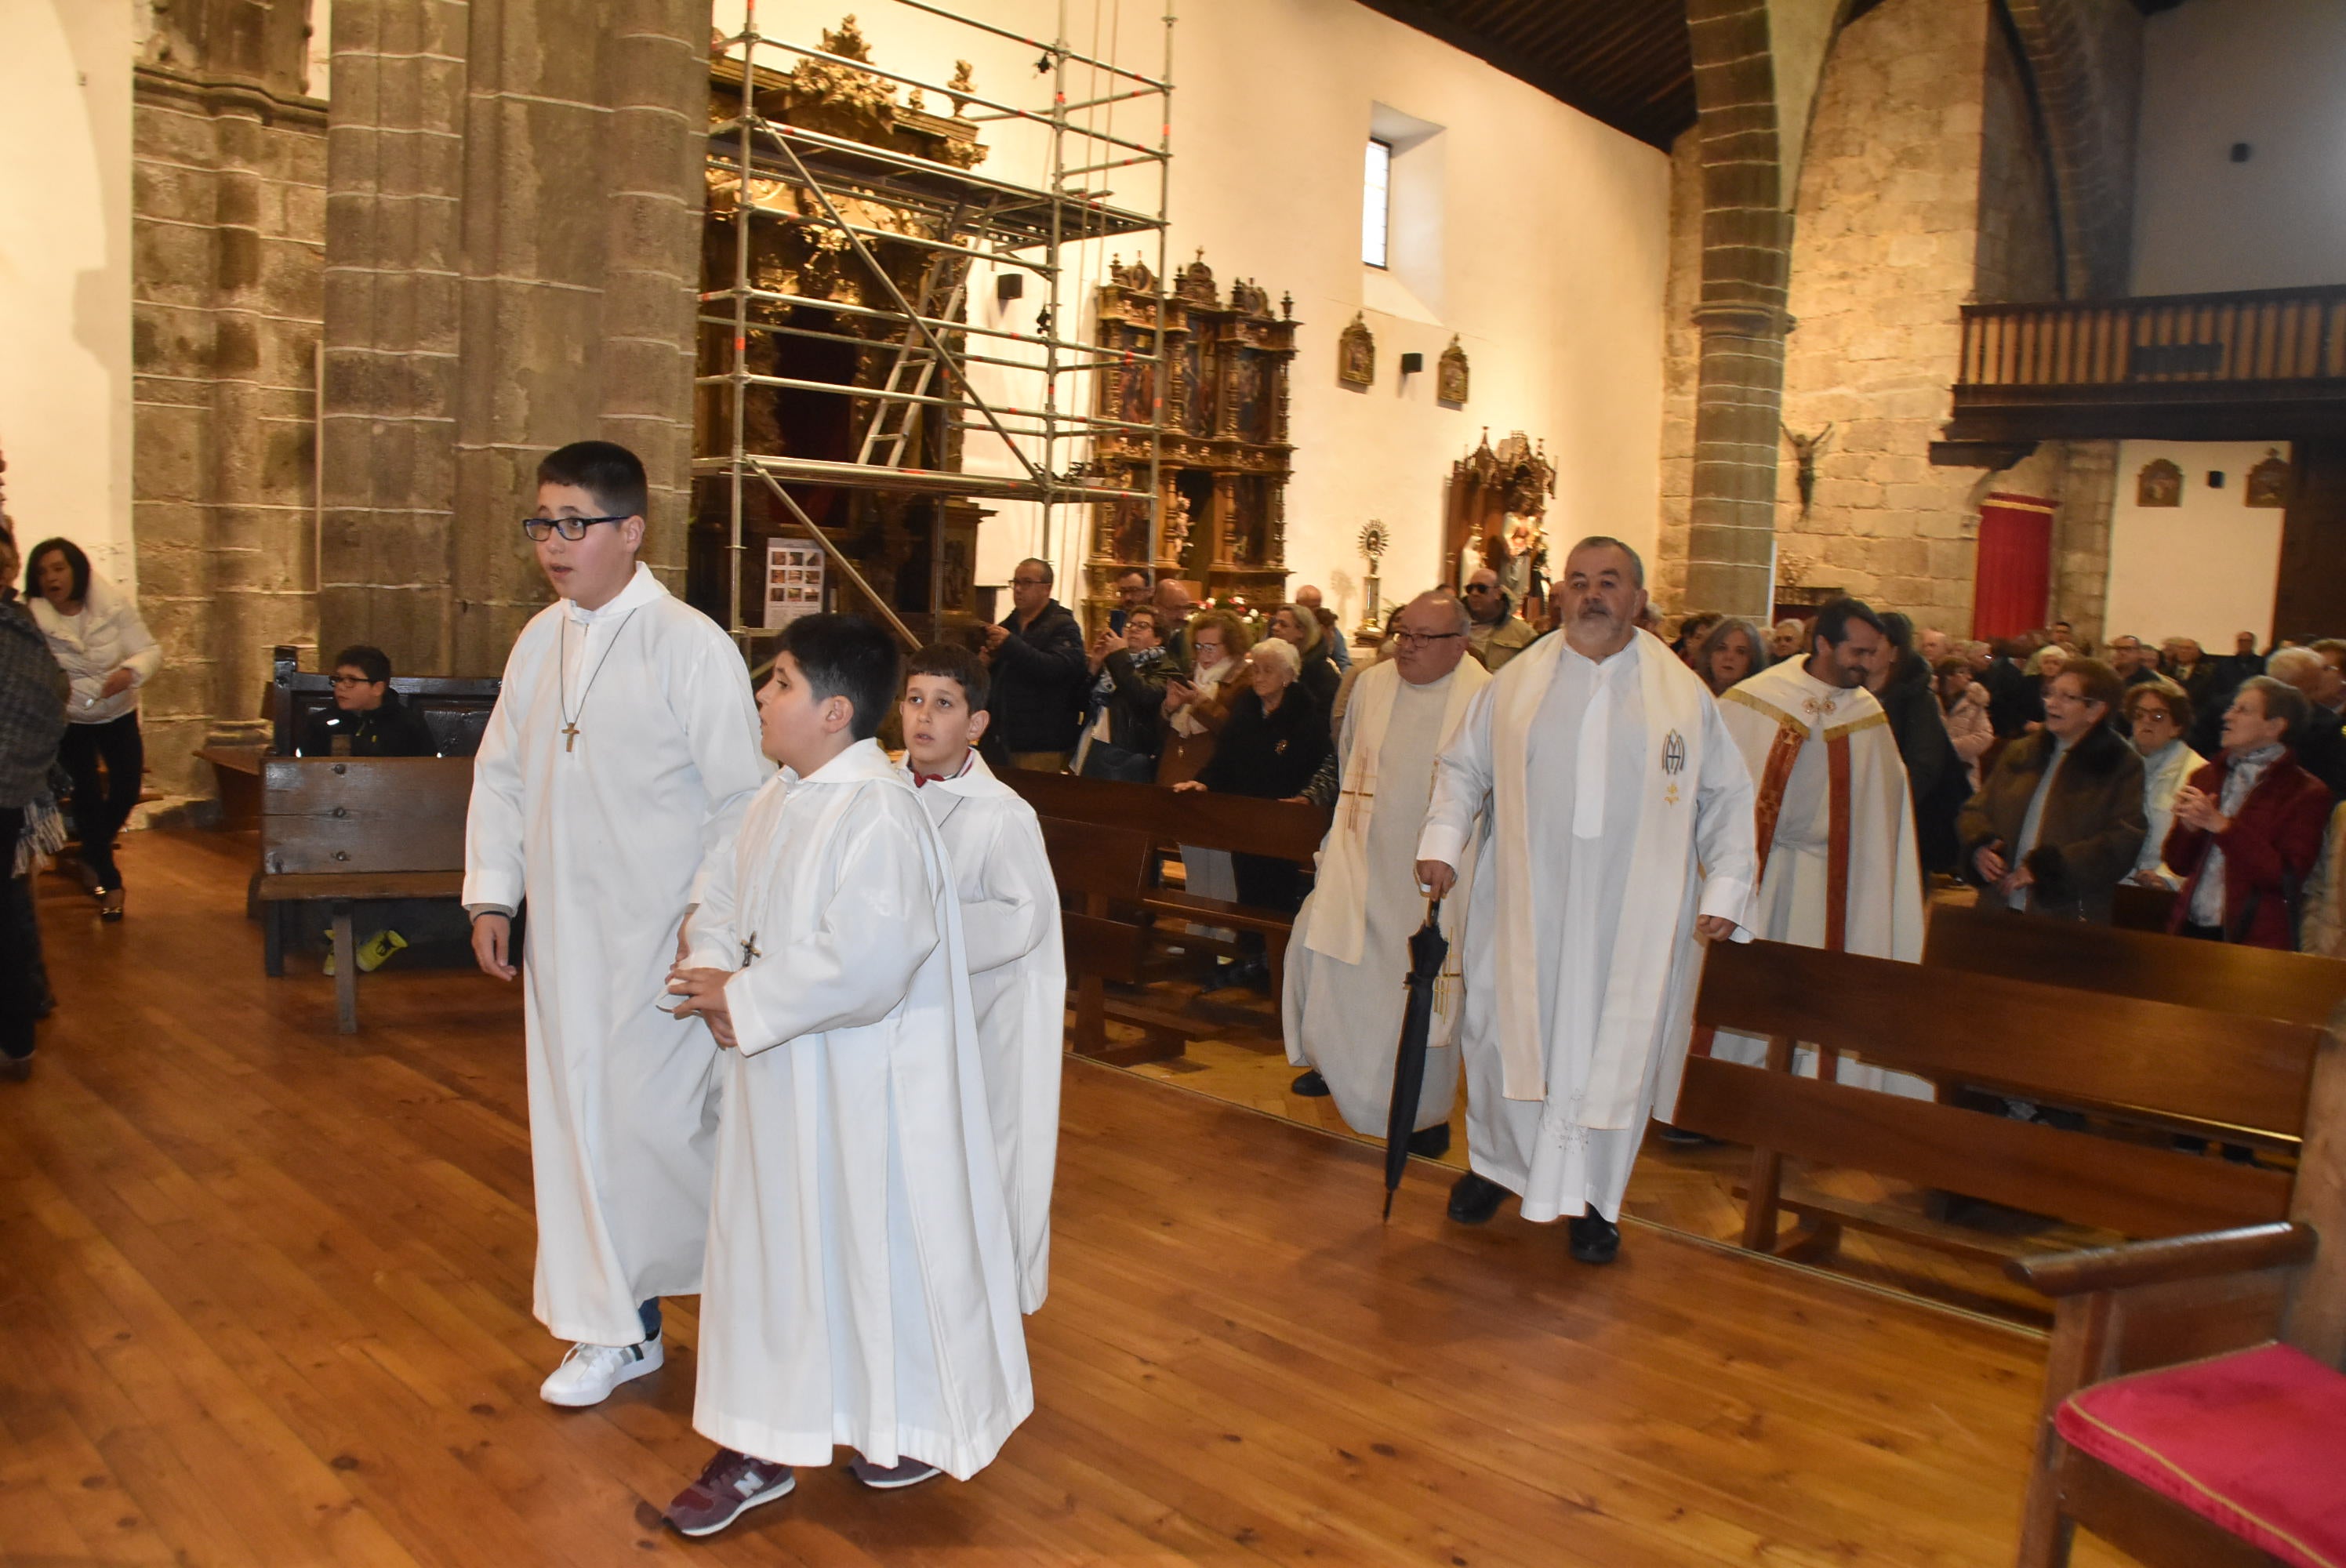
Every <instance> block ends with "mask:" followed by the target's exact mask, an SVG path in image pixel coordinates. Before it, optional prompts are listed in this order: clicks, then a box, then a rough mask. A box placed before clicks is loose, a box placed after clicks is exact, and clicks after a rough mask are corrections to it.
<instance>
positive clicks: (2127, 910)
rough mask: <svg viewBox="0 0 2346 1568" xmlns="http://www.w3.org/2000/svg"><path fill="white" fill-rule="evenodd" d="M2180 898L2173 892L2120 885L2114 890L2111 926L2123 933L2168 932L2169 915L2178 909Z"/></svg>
mask: <svg viewBox="0 0 2346 1568" xmlns="http://www.w3.org/2000/svg"><path fill="white" fill-rule="evenodd" d="M2176 896H2177V895H2176V892H2175V890H2174V889H2172V888H2146V887H2138V886H2137V885H2136V884H2134V883H2133V882H2120V883H2119V884H2118V885H2117V887H2115V888H2113V889H2111V890H2110V923H2111V924H2112V925H2114V926H2117V928H2118V929H2119V930H2120V931H2152V932H2165V931H2166V930H2167V915H2168V911H2170V910H2172V909H2173V908H2174V907H2175V900H2176Z"/></svg>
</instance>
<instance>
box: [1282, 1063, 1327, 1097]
mask: <svg viewBox="0 0 2346 1568" xmlns="http://www.w3.org/2000/svg"><path fill="white" fill-rule="evenodd" d="M1287 1092H1288V1093H1289V1094H1290V1095H1302V1096H1303V1097H1304V1098H1305V1099H1307V1100H1324V1099H1326V1098H1327V1097H1328V1080H1327V1079H1325V1078H1322V1077H1321V1075H1320V1069H1319V1068H1317V1067H1306V1068H1304V1069H1303V1071H1302V1072H1301V1073H1298V1074H1296V1075H1295V1082H1293V1083H1292V1084H1289V1085H1287Z"/></svg>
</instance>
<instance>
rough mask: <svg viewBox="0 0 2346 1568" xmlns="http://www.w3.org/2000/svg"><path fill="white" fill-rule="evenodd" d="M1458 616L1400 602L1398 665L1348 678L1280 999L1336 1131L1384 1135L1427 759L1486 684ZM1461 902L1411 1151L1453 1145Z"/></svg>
mask: <svg viewBox="0 0 2346 1568" xmlns="http://www.w3.org/2000/svg"><path fill="white" fill-rule="evenodd" d="M1466 630H1467V621H1466V607H1465V606H1464V605H1462V604H1460V603H1459V602H1458V600H1457V598H1456V597H1454V596H1452V595H1451V594H1449V593H1447V592H1443V591H1439V590H1437V591H1435V592H1433V593H1426V594H1420V595H1419V596H1417V597H1416V598H1414V599H1412V600H1411V601H1410V602H1409V603H1408V604H1407V605H1406V606H1403V609H1402V612H1401V614H1400V615H1399V616H1397V617H1395V619H1394V621H1393V626H1392V634H1391V636H1392V647H1393V657H1391V658H1389V659H1385V660H1382V661H1381V662H1379V663H1377V664H1373V665H1371V666H1369V667H1367V668H1365V669H1363V670H1362V672H1361V673H1360V674H1359V676H1357V677H1355V678H1354V679H1353V682H1352V701H1351V703H1350V705H1349V706H1348V707H1346V708H1345V709H1344V728H1343V733H1342V734H1341V735H1340V736H1339V737H1338V738H1337V746H1336V755H1337V759H1338V761H1339V765H1340V768H1341V771H1340V772H1339V774H1338V775H1337V777H1338V779H1339V784H1340V791H1341V792H1340V793H1339V794H1338V796H1337V799H1336V815H1335V820H1333V821H1332V822H1331V823H1330V825H1329V828H1328V837H1327V839H1326V840H1324V841H1323V842H1322V843H1321V846H1320V860H1319V875H1318V878H1317V880H1316V881H1315V882H1314V884H1313V887H1312V890H1311V897H1310V898H1309V899H1307V900H1305V901H1304V904H1303V909H1302V911H1301V913H1299V914H1298V915H1297V916H1296V917H1295V934H1294V937H1293V939H1292V940H1291V942H1290V943H1289V947H1288V962H1287V992H1286V995H1285V997H1284V998H1283V1003H1282V1009H1281V1012H1282V1021H1283V1022H1284V1023H1285V1024H1286V1034H1287V1058H1288V1060H1289V1061H1290V1062H1292V1063H1294V1064H1295V1065H1297V1066H1299V1067H1301V1068H1304V1069H1305V1072H1304V1073H1303V1075H1302V1076H1301V1077H1299V1078H1297V1079H1296V1080H1295V1092H1296V1093H1297V1094H1299V1095H1313V1096H1316V1095H1334V1096H1335V1099H1336V1109H1337V1112H1338V1113H1339V1114H1340V1115H1342V1116H1343V1118H1344V1125H1347V1126H1349V1127H1351V1128H1352V1130H1353V1131H1354V1132H1356V1133H1366V1134H1369V1135H1372V1136H1375V1137H1382V1136H1383V1135H1384V1132H1385V1126H1386V1115H1387V1111H1388V1109H1389V1107H1390V1106H1391V1105H1392V1078H1393V1056H1394V1053H1395V1048H1396V1047H1397V1046H1398V1044H1400V1041H1401V1021H1402V1010H1403V1005H1404V1002H1405V999H1406V997H1407V993H1406V992H1405V991H1404V990H1403V987H1402V985H1401V983H1400V977H1401V976H1402V975H1403V974H1405V973H1407V972H1408V970H1409V962H1410V960H1409V939H1410V935H1411V933H1412V932H1415V931H1416V930H1417V928H1418V927H1419V926H1420V925H1421V924H1423V922H1424V919H1425V895H1424V894H1423V892H1421V891H1419V890H1418V886H1417V871H1416V860H1417V837H1418V830H1420V829H1421V828H1423V826H1424V824H1425V808H1426V804H1427V802H1428V801H1429V800H1430V799H1431V798H1432V796H1433V769H1434V760H1435V759H1436V758H1438V757H1439V756H1440V755H1441V753H1442V749H1443V747H1444V746H1446V745H1447V744H1449V742H1450V740H1451V738H1453V737H1454V736H1455V735H1456V734H1457V733H1458V727H1459V724H1460V723H1461V721H1463V720H1464V718H1465V717H1466V710H1467V708H1468V705H1469V704H1470V703H1471V702H1472V701H1473V700H1474V694H1475V693H1477V692H1479V691H1481V690H1482V689H1483V688H1484V687H1486V686H1488V685H1489V684H1490V683H1491V677H1490V675H1489V673H1488V672H1487V671H1485V670H1484V668H1483V667H1482V666H1481V665H1479V664H1477V663H1475V662H1474V660H1473V659H1470V658H1467V657H1466ZM1465 903H1466V901H1465V900H1464V898H1455V899H1453V900H1451V901H1449V902H1448V903H1446V904H1444V905H1443V910H1442V929H1443V934H1444V935H1445V936H1447V937H1449V938H1450V940H1451V959H1450V962H1449V964H1448V965H1447V966H1446V967H1445V969H1444V971H1443V976H1442V979H1441V981H1440V982H1439V983H1437V984H1436V985H1435V988H1434V1003H1433V1007H1434V1012H1433V1030H1432V1032H1431V1033H1430V1034H1429V1036H1428V1039H1427V1043H1426V1044H1427V1047H1428V1049H1427V1055H1426V1069H1425V1087H1424V1090H1423V1093H1422V1094H1421V1095H1419V1096H1418V1103H1417V1107H1416V1111H1415V1115H1414V1118H1413V1120H1412V1122H1411V1124H1410V1125H1411V1126H1412V1127H1413V1129H1415V1132H1416V1135H1415V1136H1414V1137H1413V1138H1411V1139H1410V1148H1411V1149H1412V1151H1413V1152H1414V1153H1417V1154H1422V1155H1440V1154H1443V1153H1446V1152H1447V1151H1448V1150H1449V1147H1450V1107H1451V1105H1453V1104H1454V1102H1455V1101H1456V1099H1457V1097H1458V1054H1457V1053H1456V1051H1454V1049H1452V1047H1453V1045H1454V1043H1455V1039H1454V1037H1455V1035H1456V1033H1457V1028H1458V999H1459V982H1458V968H1457V965H1458V955H1459V951H1460V950H1459V947H1458V927H1459V924H1460V918H1461V917H1462V916H1463V915H1464V913H1465Z"/></svg>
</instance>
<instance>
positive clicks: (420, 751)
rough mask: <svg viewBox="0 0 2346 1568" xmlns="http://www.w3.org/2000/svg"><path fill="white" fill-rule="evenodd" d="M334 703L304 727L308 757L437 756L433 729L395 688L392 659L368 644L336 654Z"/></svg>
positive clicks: (303, 748)
mask: <svg viewBox="0 0 2346 1568" xmlns="http://www.w3.org/2000/svg"><path fill="white" fill-rule="evenodd" d="M332 680H333V686H334V705H333V706H332V707H331V708H320V709H319V710H318V711H317V712H315V713H313V714H311V716H310V719H309V722H308V723H306V724H304V725H303V726H302V727H301V755H302V756H304V757H433V756H437V755H438V754H439V750H440V748H439V747H438V746H436V745H434V744H433V739H432V727H431V726H430V725H428V724H426V723H424V722H423V715H422V714H421V713H418V712H417V711H415V709H413V708H410V707H408V706H407V704H405V703H404V702H403V701H401V700H400V697H399V693H397V692H395V691H393V690H392V689H391V657H390V656H389V655H388V654H386V653H384V652H383V651H382V649H381V648H378V647H368V646H366V645H365V644H364V643H359V644H356V645H354V646H352V647H346V648H344V649H343V650H342V652H340V653H338V654H336V655H335V656H334V673H333V676H332Z"/></svg>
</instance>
